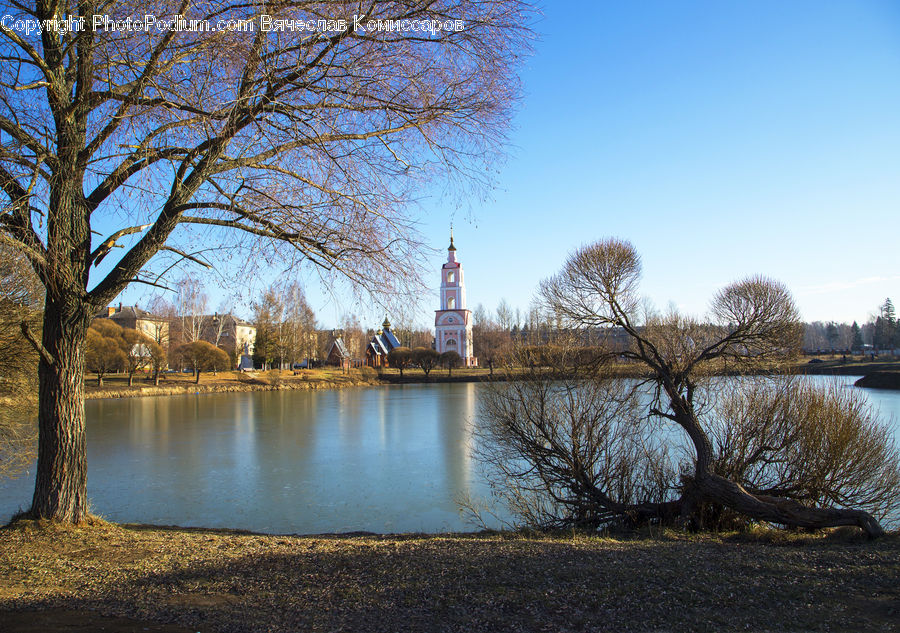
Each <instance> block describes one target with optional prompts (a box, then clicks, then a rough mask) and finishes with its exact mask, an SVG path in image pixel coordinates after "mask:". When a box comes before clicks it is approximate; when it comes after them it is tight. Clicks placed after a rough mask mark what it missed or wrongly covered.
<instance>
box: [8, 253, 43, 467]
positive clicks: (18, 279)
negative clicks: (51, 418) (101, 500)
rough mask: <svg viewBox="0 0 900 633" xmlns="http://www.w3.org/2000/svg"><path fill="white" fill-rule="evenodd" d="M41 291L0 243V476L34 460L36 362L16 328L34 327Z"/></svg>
mask: <svg viewBox="0 0 900 633" xmlns="http://www.w3.org/2000/svg"><path fill="white" fill-rule="evenodd" d="M42 299H43V292H42V288H41V284H40V282H39V281H38V279H37V277H36V276H35V275H34V273H33V272H32V271H31V269H30V267H29V266H28V261H27V259H26V258H25V256H24V255H22V254H21V253H18V252H17V251H15V250H13V249H12V248H10V247H9V246H8V245H6V244H3V243H0V359H2V362H0V477H15V476H17V475H19V474H20V473H21V472H22V471H23V470H24V469H25V468H26V467H27V466H28V465H29V464H30V463H31V461H32V460H33V459H34V448H35V440H36V439H37V434H36V430H37V427H36V421H37V364H38V357H37V354H36V353H35V351H34V349H33V348H32V347H31V346H30V345H29V344H28V341H26V340H25V337H24V336H23V335H22V331H21V326H22V322H23V321H25V322H26V323H27V324H28V327H30V328H33V329H39V328H40V322H41V309H42V305H43V302H42Z"/></svg>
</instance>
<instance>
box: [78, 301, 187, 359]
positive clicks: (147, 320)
mask: <svg viewBox="0 0 900 633" xmlns="http://www.w3.org/2000/svg"><path fill="white" fill-rule="evenodd" d="M96 318H100V319H109V320H110V321H113V322H114V323H115V324H116V325H119V326H120V327H124V328H130V329H132V330H137V331H138V332H143V333H144V334H146V335H147V336H149V337H150V338H151V339H153V340H154V341H156V342H157V343H159V344H160V345H162V346H163V348H166V349H168V347H169V336H170V329H169V319H168V317H162V316H158V315H155V314H151V313H150V312H147V311H146V310H141V309H140V308H139V307H137V306H123V305H122V304H121V303H120V304H119V305H118V306H117V307H114V306H108V307H107V308H106V310H104V311H103V312H101V313H99V314H98V315H97V316H96Z"/></svg>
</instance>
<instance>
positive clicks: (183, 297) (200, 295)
mask: <svg viewBox="0 0 900 633" xmlns="http://www.w3.org/2000/svg"><path fill="white" fill-rule="evenodd" d="M177 288H178V295H177V299H176V304H175V310H176V311H177V313H178V317H177V319H178V325H179V337H178V338H179V341H180V342H181V343H193V342H194V341H199V340H201V339H202V338H203V331H204V329H205V328H206V327H207V321H208V320H209V317H208V315H207V314H206V311H207V305H208V303H209V298H208V297H207V295H206V292H205V291H204V289H203V283H202V282H201V281H200V280H199V279H196V278H194V277H184V278H182V279H181V280H180V281H179V282H178V285H177Z"/></svg>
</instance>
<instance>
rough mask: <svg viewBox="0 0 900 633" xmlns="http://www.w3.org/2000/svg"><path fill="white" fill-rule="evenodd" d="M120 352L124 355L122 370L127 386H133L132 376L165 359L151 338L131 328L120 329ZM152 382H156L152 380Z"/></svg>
mask: <svg viewBox="0 0 900 633" xmlns="http://www.w3.org/2000/svg"><path fill="white" fill-rule="evenodd" d="M121 341H122V352H123V353H124V354H125V363H124V369H125V373H126V374H127V375H128V386H129V387H131V386H132V385H133V384H134V375H135V374H136V373H137V372H139V371H140V370H142V369H144V368H146V367H150V366H152V365H158V362H159V360H161V359H162V358H164V357H165V355H164V352H163V350H162V348H161V347H160V345H159V344H158V343H157V342H156V341H154V340H153V339H152V338H150V337H149V336H147V335H146V334H144V333H143V332H139V331H138V330H132V329H131V328H122V334H121ZM156 376H157V377H158V376H159V367H158V366H157V367H156ZM154 382H156V380H155V379H154Z"/></svg>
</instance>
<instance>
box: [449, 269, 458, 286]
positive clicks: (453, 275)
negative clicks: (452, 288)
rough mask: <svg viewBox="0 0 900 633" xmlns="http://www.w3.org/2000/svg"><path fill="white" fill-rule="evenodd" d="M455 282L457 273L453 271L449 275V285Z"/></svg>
mask: <svg viewBox="0 0 900 633" xmlns="http://www.w3.org/2000/svg"><path fill="white" fill-rule="evenodd" d="M454 281H456V273H455V272H453V271H452V270H451V271H450V272H448V273H447V283H449V284H452V283H453V282H454Z"/></svg>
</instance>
